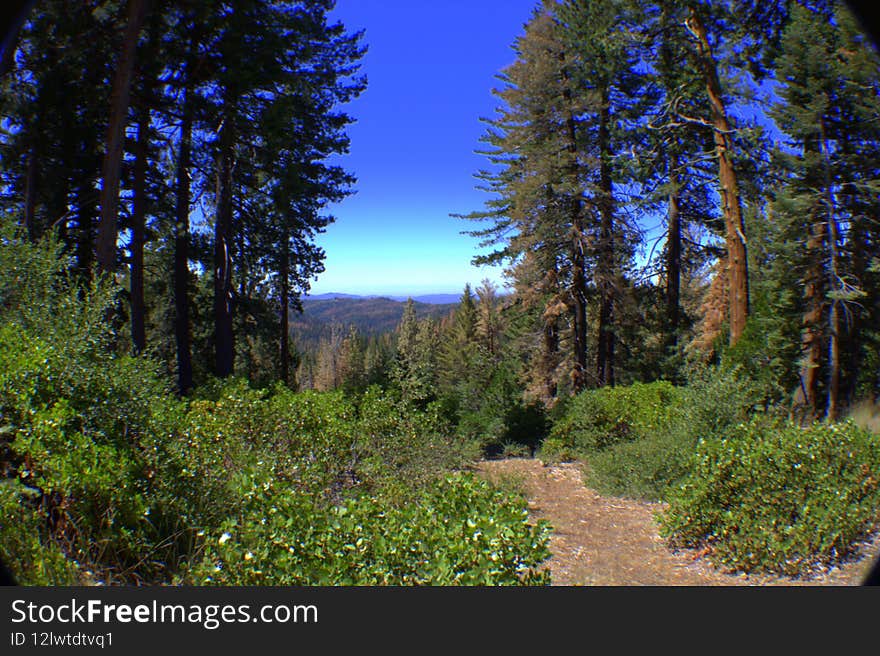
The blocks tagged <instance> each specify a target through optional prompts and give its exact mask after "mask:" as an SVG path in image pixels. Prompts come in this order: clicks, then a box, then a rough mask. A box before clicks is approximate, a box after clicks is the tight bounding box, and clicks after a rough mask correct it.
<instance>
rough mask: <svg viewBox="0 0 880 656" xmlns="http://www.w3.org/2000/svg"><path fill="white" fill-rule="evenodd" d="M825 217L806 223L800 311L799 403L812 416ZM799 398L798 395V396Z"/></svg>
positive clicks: (820, 342) (820, 347)
mask: <svg viewBox="0 0 880 656" xmlns="http://www.w3.org/2000/svg"><path fill="white" fill-rule="evenodd" d="M825 225H826V224H825V218H824V217H822V216H817V215H814V216H813V221H812V223H811V225H810V226H809V231H810V236H809V239H808V240H807V251H808V258H809V262H810V264H809V268H808V270H807V274H806V277H805V280H804V300H805V301H806V311H805V313H804V320H803V321H804V325H803V333H802V336H801V351H802V353H803V364H802V366H801V371H800V383H801V396H803V399H802V402H803V403H804V404H805V405H806V406H807V408H808V409H809V410H810V413H811V415H812V416H813V417H814V418H815V417H817V416H818V415H819V414H820V412H821V408H820V405H821V403H820V401H819V379H820V376H819V374H820V371H821V366H822V360H823V357H822V353H823V351H824V350H825V349H824V341H825V338H824V332H825V331H824V329H823V321H824V316H825V307H826V301H825V290H826V287H825V282H826V276H825V266H824V261H825V249H826V247H827V244H826V242H827V235H826V231H825ZM798 399H799V400H801V399H800V397H798Z"/></svg>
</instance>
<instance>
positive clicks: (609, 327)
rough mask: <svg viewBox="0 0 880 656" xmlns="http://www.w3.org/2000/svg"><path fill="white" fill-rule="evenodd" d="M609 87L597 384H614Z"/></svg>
mask: <svg viewBox="0 0 880 656" xmlns="http://www.w3.org/2000/svg"><path fill="white" fill-rule="evenodd" d="M608 91H609V90H608V88H607V87H605V88H604V89H603V90H602V99H601V103H602V105H601V107H600V108H599V193H600V198H599V223H600V225H599V261H598V263H597V266H596V287H597V288H598V290H599V344H598V350H597V357H596V377H597V382H598V385H599V386H600V387H604V386H605V385H611V386H613V385H614V346H615V334H614V286H615V278H616V267H615V257H614V195H613V194H614V187H613V181H612V178H611V133H610V130H609V124H610V121H611V116H610V113H609V97H608Z"/></svg>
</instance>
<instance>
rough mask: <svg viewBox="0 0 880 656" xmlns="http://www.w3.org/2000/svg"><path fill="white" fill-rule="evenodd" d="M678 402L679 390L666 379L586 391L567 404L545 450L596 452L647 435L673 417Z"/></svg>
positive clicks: (555, 453)
mask: <svg viewBox="0 0 880 656" xmlns="http://www.w3.org/2000/svg"><path fill="white" fill-rule="evenodd" d="M679 401H680V392H679V390H678V389H677V388H676V387H674V386H673V385H672V384H671V383H668V382H665V381H659V382H654V383H635V384H633V385H630V386H627V387H603V388H601V389H596V390H589V391H587V392H583V393H581V394H579V395H578V396H577V397H575V398H574V399H572V400H571V401H570V402H569V403H568V404H567V405H566V408H565V412H564V413H563V414H562V416H561V417H560V418H559V419H558V420H557V421H556V423H555V424H554V426H553V428H552V429H551V431H550V436H549V437H548V439H547V440H546V441H545V443H544V447H543V450H542V453H544V454H545V455H547V456H553V455H562V454H570V453H584V454H587V453H595V452H597V451H601V450H603V449H607V448H609V447H611V446H613V445H615V444H618V443H621V442H630V441H633V440H637V439H641V438H644V437H646V436H648V435H650V434H651V433H652V432H653V431H655V430H657V428H658V427H659V426H660V425H661V424H663V423H664V422H665V421H666V420H667V419H668V418H669V417H670V415H671V413H672V410H673V409H674V408H675V407H676V406H677V405H678V404H679Z"/></svg>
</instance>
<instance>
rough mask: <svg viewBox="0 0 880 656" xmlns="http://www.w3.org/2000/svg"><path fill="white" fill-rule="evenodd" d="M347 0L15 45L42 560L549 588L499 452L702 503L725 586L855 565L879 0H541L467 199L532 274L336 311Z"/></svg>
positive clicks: (876, 321) (542, 539) (699, 516)
mask: <svg viewBox="0 0 880 656" xmlns="http://www.w3.org/2000/svg"><path fill="white" fill-rule="evenodd" d="M333 6H334V2H333V0H297V1H290V2H275V1H268V0H237V1H236V2H232V3H224V4H222V5H215V4H214V3H202V2H190V1H188V0H186V1H184V0H176V1H172V0H153V1H152V2H147V0H126V1H125V2H122V1H121V0H89V1H88V2H80V1H77V2H73V1H69V0H44V1H42V2H39V3H37V5H36V6H35V7H34V8H33V9H32V10H30V11H28V12H26V13H25V14H24V15H23V18H24V19H23V21H22V23H21V25H20V29H18V30H17V31H14V33H13V34H11V38H10V39H9V40H8V43H9V45H8V47H7V49H6V50H4V52H3V53H2V54H3V62H4V64H3V68H2V73H0V74H2V78H0V85H2V87H0V113H2V132H0V157H2V165H0V212H2V234H0V471H2V476H3V479H2V481H0V482H2V485H0V495H2V496H0V509H2V515H0V516H2V518H3V520H2V524H0V555H2V557H3V559H4V561H7V562H8V563H10V564H11V565H12V569H13V570H14V572H15V574H16V576H18V577H19V578H20V579H21V580H22V581H24V582H28V583H38V584H59V583H93V582H99V583H124V584H131V583H155V582H163V583H176V584H203V583H219V584H230V585H237V584H248V585H249V584H334V585H336V584H377V583H378V584H425V583H434V584H532V583H538V584H542V583H547V582H549V572H548V570H546V569H545V568H543V566H542V563H544V561H545V560H546V558H547V557H548V555H549V552H548V551H547V545H548V531H549V527H548V526H547V525H546V524H544V523H535V522H532V521H530V520H529V517H528V512H527V506H526V502H525V500H524V499H523V497H522V496H521V495H520V494H517V493H516V491H513V492H512V491H511V490H509V489H502V488H503V486H502V488H499V487H498V486H494V485H490V484H489V483H486V482H484V481H482V480H481V479H479V478H475V477H474V476H472V475H471V474H470V473H468V470H469V469H470V468H471V466H472V464H473V463H474V461H475V460H478V459H480V458H486V457H494V456H497V455H501V454H503V455H507V456H524V457H531V456H537V457H540V458H542V459H543V460H545V461H548V460H579V461H583V462H585V463H587V464H588V467H587V468H586V471H588V482H589V483H590V484H591V485H592V486H594V487H595V488H596V489H598V490H599V491H601V492H602V493H605V494H615V495H622V496H629V497H635V498H640V499H652V500H662V501H665V502H667V504H668V506H667V510H666V511H665V512H664V514H663V516H662V517H661V518H660V525H661V530H662V533H663V535H664V537H665V538H666V539H667V541H668V545H669V546H670V548H700V549H701V553H703V554H705V555H706V556H707V557H708V558H709V559H711V562H712V563H714V565H715V566H717V567H720V568H726V569H730V570H734V571H745V572H773V573H777V574H783V575H787V576H809V575H811V574H813V573H816V572H817V571H820V570H823V569H827V568H831V567H835V566H837V565H839V564H840V563H842V562H844V561H845V560H846V559H848V558H851V557H855V556H857V555H858V549H857V545H858V544H859V541H860V540H863V539H864V538H865V537H866V536H870V535H872V534H873V533H874V532H875V531H876V529H877V527H878V521H880V440H878V437H877V430H878V426H877V424H878V421H877V417H876V415H877V412H876V410H875V407H876V402H877V398H878V395H880V375H878V372H880V241H878V240H880V57H878V54H877V50H876V49H875V48H874V47H873V45H872V44H871V43H870V41H869V40H868V39H867V37H866V36H865V34H864V32H863V31H862V29H861V28H860V26H859V24H858V23H857V21H856V20H855V18H854V17H853V16H852V15H851V13H850V12H849V11H848V10H847V8H846V6H845V5H844V4H843V3H842V2H840V1H838V0H820V1H818V2H809V3H807V2H800V1H798V0H774V1H771V2H758V1H752V0H712V1H706V0H704V1H696V0H694V1H687V0H605V1H602V2H596V1H592V0H540V1H538V2H536V3H535V8H534V11H533V13H532V15H531V17H530V19H529V20H528V22H527V23H526V24H525V25H524V26H523V30H522V32H521V33H520V34H519V35H518V36H517V35H513V34H512V35H510V41H511V44H512V47H513V50H512V56H511V59H512V63H511V64H510V65H509V66H507V67H506V68H504V69H503V70H501V71H499V74H498V78H497V88H496V89H494V96H495V99H496V101H497V111H496V113H495V115H494V116H491V117H486V118H485V119H484V122H485V124H486V130H485V135H484V138H483V145H482V151H481V153H482V155H483V156H484V157H485V168H484V170H481V171H478V172H476V173H477V176H478V178H479V180H480V188H481V189H483V190H484V191H486V192H487V194H486V202H485V206H484V207H483V208H477V207H475V208H473V209H474V211H473V212H472V213H470V214H467V215H464V216H461V217H460V218H461V221H460V223H461V229H462V230H464V231H467V232H468V233H469V234H471V235H472V236H473V237H475V240H474V244H475V245H478V246H479V248H481V249H482V250H481V251H480V253H482V254H480V255H478V256H476V257H475V258H474V261H475V263H477V264H486V263H495V264H499V265H501V266H503V267H504V271H505V274H504V275H505V279H506V281H507V283H508V288H509V289H508V290H505V293H504V294H501V293H500V291H499V288H498V286H497V285H496V284H494V283H492V282H491V281H489V280H484V281H482V283H481V284H479V285H477V286H474V287H471V285H467V286H466V287H465V288H464V289H463V290H462V293H461V297H460V301H459V302H458V303H457V304H455V305H452V306H439V305H432V306H425V305H421V304H417V303H414V302H413V301H412V300H410V301H409V302H407V303H405V304H399V303H397V302H395V301H386V300H383V299H365V300H361V299H348V300H312V301H309V300H307V299H304V298H303V297H304V296H305V295H307V294H308V292H309V289H310V285H311V284H312V282H314V280H315V279H316V277H317V276H319V275H320V274H321V273H322V272H323V270H324V262H325V257H326V253H325V252H324V250H323V249H322V248H321V247H319V246H318V245H317V242H316V239H317V237H318V235H320V234H321V233H323V232H324V231H325V230H332V224H333V223H334V221H336V217H334V216H333V215H332V211H333V208H334V207H335V206H336V205H335V204H336V203H338V202H339V201H341V200H342V199H344V198H345V197H347V196H349V195H350V194H352V193H353V192H354V191H356V189H357V180H356V179H355V176H354V174H353V173H351V172H350V171H347V170H346V169H345V168H344V166H343V165H341V164H340V162H344V161H345V159H344V157H341V156H343V155H344V154H345V153H346V152H347V151H348V149H349V145H350V142H349V135H348V132H347V130H348V128H349V126H350V125H351V124H352V123H353V122H354V120H355V118H356V117H354V116H351V115H349V114H348V113H347V104H348V103H349V102H350V101H352V100H354V99H355V98H357V97H358V96H360V95H361V94H362V93H363V92H364V90H365V89H366V88H367V80H366V76H365V75H364V71H363V70H361V62H362V59H363V57H364V54H365V52H366V48H367V44H368V43H369V38H370V37H369V34H363V33H360V32H351V31H349V30H348V29H347V27H346V26H345V25H343V24H342V23H341V22H338V21H335V20H333V19H331V18H330V15H331V11H332V9H333ZM490 91H491V90H490V89H488V88H487V89H486V93H487V94H489V93H490ZM450 93H454V90H450ZM475 118H477V117H475ZM426 129H427V127H426ZM402 165H403V164H402ZM406 165H408V166H411V165H412V163H407V164H406ZM344 218H345V217H344V216H341V217H339V220H340V221H343V220H344ZM375 229H376V230H382V229H383V228H382V225H381V224H376V225H375ZM425 267H431V263H430V262H425ZM354 282H355V281H353V283H354ZM508 291H509V292H510V293H508ZM343 307H344V308H345V318H344V319H343V318H342V317H341V315H340V314H339V313H338V311H339V310H340V309H341V308H343ZM303 309H304V310H305V313H304V314H301V313H300V311H301V310H303Z"/></svg>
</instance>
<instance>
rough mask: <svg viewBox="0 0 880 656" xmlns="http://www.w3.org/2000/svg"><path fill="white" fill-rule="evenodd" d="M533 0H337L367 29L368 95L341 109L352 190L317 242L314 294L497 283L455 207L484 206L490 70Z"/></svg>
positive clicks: (504, 56) (342, 16) (354, 26)
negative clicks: (346, 119) (322, 256)
mask: <svg viewBox="0 0 880 656" xmlns="http://www.w3.org/2000/svg"><path fill="white" fill-rule="evenodd" d="M536 4H537V0H338V2H337V6H336V10H335V11H334V13H333V14H332V16H333V18H336V19H338V20H341V21H342V22H343V23H344V24H345V25H346V27H347V28H348V29H349V30H350V31H355V30H360V29H364V30H366V34H365V36H364V41H365V43H366V44H367V45H368V46H369V51H368V53H367V55H366V57H365V58H364V59H363V72H364V73H366V75H367V77H368V87H367V90H366V91H365V92H364V94H363V95H362V96H361V97H360V98H358V99H357V100H355V101H354V102H352V103H351V104H349V105H348V106H347V107H346V110H347V112H348V113H349V114H350V115H351V116H353V117H354V118H355V119H356V121H357V122H356V123H355V124H354V125H352V126H351V127H350V128H349V134H350V136H351V142H352V143H351V154H350V155H348V156H346V157H344V158H342V159H341V160H340V163H342V164H343V165H344V166H345V167H346V169H348V170H349V171H351V172H353V173H354V174H355V175H356V176H357V177H358V183H357V185H356V187H355V188H356V190H357V193H356V194H355V195H354V196H352V197H350V198H348V199H346V200H345V201H344V202H343V203H340V204H338V205H335V206H332V207H331V208H330V212H331V213H332V214H333V215H334V216H336V218H337V221H336V223H334V224H332V225H330V226H329V227H328V229H327V232H326V234H324V235H321V236H320V237H319V239H318V243H319V244H320V245H321V246H322V247H323V248H324V249H325V251H326V252H327V259H326V262H325V266H326V271H325V273H323V274H322V275H321V276H320V277H319V278H318V280H317V281H315V282H313V283H312V290H311V293H312V294H321V293H326V292H346V293H352V294H377V293H379V294H381V293H384V294H414V295H415V294H425V293H435V292H459V291H461V289H462V288H463V287H464V284H465V283H466V282H470V283H472V284H473V285H477V284H479V282H480V281H481V280H482V279H483V278H487V277H488V278H490V279H492V280H494V281H496V282H498V283H500V282H501V280H502V277H501V271H500V269H499V268H485V267H484V268H476V267H473V266H471V264H470V261H471V258H472V257H473V256H474V255H475V254H476V253H477V252H478V249H477V245H478V244H477V240H476V239H474V238H473V237H468V236H466V235H462V234H460V233H461V231H462V230H467V229H469V228H473V227H475V226H473V225H472V224H470V223H469V222H467V221H463V220H461V219H453V218H451V217H450V216H449V214H450V213H468V212H471V211H473V210H479V209H482V208H483V203H484V202H485V200H486V199H487V194H486V193H484V192H480V191H477V190H476V189H475V185H476V183H477V180H476V179H475V178H474V177H473V175H474V173H475V172H476V171H477V170H479V169H481V168H485V167H486V165H487V161H486V159H485V157H483V156H480V155H477V154H475V152H474V151H475V150H477V149H479V148H480V147H481V144H480V141H479V139H480V137H481V136H482V134H483V133H484V131H485V126H484V125H483V124H482V123H481V122H480V120H479V119H480V118H481V117H491V116H493V115H494V110H495V107H496V105H497V104H498V103H497V99H496V98H495V97H494V96H493V95H492V93H491V90H492V88H493V87H495V86H497V80H496V79H495V77H494V76H495V75H496V74H497V73H498V72H499V71H500V70H501V69H502V68H504V67H505V66H506V65H508V64H510V63H511V62H512V61H513V59H514V53H513V51H512V50H511V45H512V44H513V42H514V39H515V38H516V37H517V36H519V35H520V34H521V33H522V31H523V24H524V23H525V22H526V21H527V20H528V19H529V17H530V15H531V13H532V9H533V8H534V6H535V5H536Z"/></svg>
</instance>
